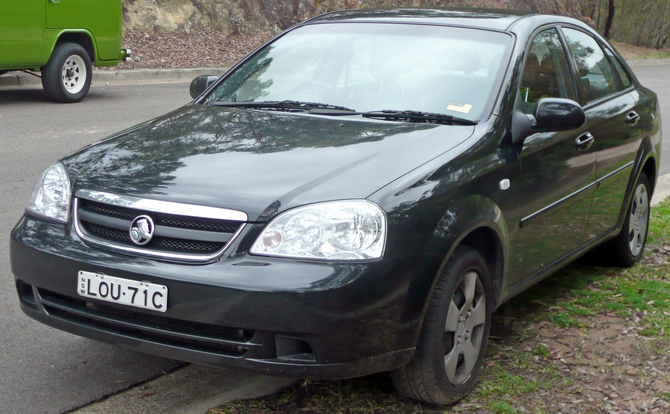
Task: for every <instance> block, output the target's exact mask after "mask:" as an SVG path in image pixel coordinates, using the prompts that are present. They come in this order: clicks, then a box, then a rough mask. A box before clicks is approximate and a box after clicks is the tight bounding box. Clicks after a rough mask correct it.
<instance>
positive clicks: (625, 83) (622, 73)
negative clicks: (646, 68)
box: [605, 48, 631, 89]
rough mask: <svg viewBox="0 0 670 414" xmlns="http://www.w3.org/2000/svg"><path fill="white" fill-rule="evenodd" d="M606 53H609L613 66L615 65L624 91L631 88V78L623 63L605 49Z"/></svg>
mask: <svg viewBox="0 0 670 414" xmlns="http://www.w3.org/2000/svg"><path fill="white" fill-rule="evenodd" d="M605 53H607V56H608V57H609V58H610V61H612V65H614V70H616V71H617V73H618V74H619V79H621V87H622V89H626V88H627V87H629V86H630V83H631V82H630V77H629V76H628V73H626V71H625V70H624V68H623V66H621V63H620V62H619V59H617V58H616V56H614V53H612V52H611V51H610V50H609V49H607V48H605Z"/></svg>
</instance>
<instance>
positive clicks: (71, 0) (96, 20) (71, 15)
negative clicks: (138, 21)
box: [47, 0, 122, 60]
mask: <svg viewBox="0 0 670 414" xmlns="http://www.w3.org/2000/svg"><path fill="white" fill-rule="evenodd" d="M121 19H122V15H121V0H55V1H49V2H48V3H47V27H48V28H49V29H75V30H76V29H84V30H87V31H89V32H91V33H92V34H93V37H94V39H93V41H94V42H95V43H96V45H97V49H98V54H99V59H100V60H113V59H118V58H119V54H120V51H121Z"/></svg>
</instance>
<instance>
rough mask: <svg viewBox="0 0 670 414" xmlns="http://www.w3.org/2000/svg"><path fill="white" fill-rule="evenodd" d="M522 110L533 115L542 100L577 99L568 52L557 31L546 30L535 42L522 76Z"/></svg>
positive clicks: (532, 44)
mask: <svg viewBox="0 0 670 414" xmlns="http://www.w3.org/2000/svg"><path fill="white" fill-rule="evenodd" d="M521 76H522V77H521V88H520V90H519V93H520V94H521V100H522V101H523V111H524V113H526V114H532V113H533V110H534V109H535V105H536V104H537V101H539V100H540V99H541V98H566V99H572V100H575V89H574V86H573V83H572V76H571V75H570V69H569V66H568V60H567V57H566V56H565V51H564V50H563V46H562V45H561V41H560V39H559V37H558V32H557V31H556V29H547V30H544V31H542V32H540V33H538V35H537V36H535V38H534V39H533V41H532V42H531V45H530V50H529V53H528V57H527V58H526V65H525V66H524V69H523V74H522V75H521Z"/></svg>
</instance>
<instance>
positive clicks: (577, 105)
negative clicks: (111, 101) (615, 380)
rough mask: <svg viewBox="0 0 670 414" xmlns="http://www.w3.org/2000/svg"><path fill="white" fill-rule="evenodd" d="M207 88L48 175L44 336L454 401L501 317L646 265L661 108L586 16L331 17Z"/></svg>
mask: <svg viewBox="0 0 670 414" xmlns="http://www.w3.org/2000/svg"><path fill="white" fill-rule="evenodd" d="M191 92H192V94H193V95H194V97H196V98H195V100H194V101H193V102H192V103H190V104H188V105H186V106H184V107H183V108H180V109H178V110H176V111H174V112H171V113H169V114H166V115H164V116H162V117H159V118H156V119H153V120H151V121H148V122H146V123H143V124H141V125H138V126H136V127H133V128H131V129H128V130H125V131H122V132H120V133H118V134H116V135H114V136H111V137H109V138H107V139H104V140H102V141H100V142H98V143H96V144H93V145H90V146H88V147H86V148H83V149H81V150H79V151H77V152H75V153H73V154H70V155H68V156H66V157H64V158H62V159H61V160H60V161H58V162H56V163H54V164H53V165H52V166H50V167H49V168H47V169H46V170H45V171H44V173H43V174H42V175H41V177H40V178H39V180H38V182H37V184H36V185H35V189H34V191H33V194H32V197H31V200H30V203H29V205H28V208H27V210H26V212H25V215H24V216H23V218H21V220H20V221H19V223H18V224H17V225H16V227H15V229H14V231H13V232H12V235H11V245H10V249H11V263H12V271H13V273H14V275H15V279H16V289H17V292H18V295H19V299H20V303H21V308H22V309H23V311H24V312H25V313H26V314H28V315H29V316H30V317H32V318H34V319H36V320H38V321H40V322H42V323H45V324H47V325H50V326H53V327H55V328H58V329H62V330H65V331H68V332H71V333H74V334H78V335H82V336H85V337H88V338H93V339H97V340H100V341H105V342H110V343H114V344H119V345H122V346H126V347H129V348H132V349H135V350H139V351H143V352H148V353H152V354H156V355H161V356H165V357H169V358H174V359H179V360H184V361H190V362H195V363H200V364H207V365H213V366H225V367H236V368H239V369H249V370H254V371H257V372H262V373H265V374H270V375H277V376H290V377H297V378H317V379H339V378H351V377H356V376H362V375H367V374H371V373H375V372H380V371H391V373H392V376H393V379H394V382H395V384H396V386H397V388H398V390H399V391H400V392H401V393H403V394H404V395H406V396H409V397H411V398H414V399H417V400H422V401H427V402H431V403H436V404H450V403H454V402H456V401H458V400H459V399H461V398H462V397H464V396H465V395H466V394H467V393H468V392H469V391H470V390H472V388H473V387H474V384H475V380H476V376H477V373H478V371H479V369H480V367H481V365H482V362H483V359H484V354H485V349H486V343H487V340H488V336H489V328H490V325H491V314H492V312H493V311H494V310H495V309H496V308H497V307H498V306H500V304H502V303H503V302H504V301H506V300H508V299H510V298H512V297H513V296H514V295H516V294H518V293H520V292H522V291H523V290H524V289H526V288H528V287H529V286H531V285H533V284H535V283H537V282H538V281H540V280H542V279H544V278H546V277H547V276H549V275H551V274H552V273H553V272H555V271H556V270H558V269H560V268H561V267H563V266H565V265H566V264H568V263H570V262H572V261H573V260H575V259H576V258H578V257H580V256H582V255H584V254H585V253H587V252H589V251H590V250H592V249H594V248H596V247H598V248H599V249H601V250H602V251H604V252H606V255H605V256H606V257H607V258H608V260H610V261H611V262H612V263H614V264H618V265H622V266H631V265H633V264H634V263H636V262H637V261H638V260H639V259H640V257H641V256H642V254H643V252H644V247H645V240H646V236H647V228H648V223H649V200H650V198H651V195H652V193H653V191H654V186H655V183H656V178H657V175H658V167H659V156H660V148H661V126H660V114H659V104H658V100H657V98H656V95H655V94H654V93H653V92H651V91H650V90H648V89H646V88H644V87H643V86H642V85H640V83H639V82H638V80H637V79H636V78H635V75H634V74H633V72H632V71H631V70H630V68H629V67H628V66H627V65H626V63H625V62H624V60H623V59H622V58H621V56H620V55H619V54H618V53H617V52H616V50H615V49H614V48H613V47H612V46H611V45H610V44H609V43H608V42H607V41H606V40H604V39H603V38H602V37H601V36H599V35H598V34H597V33H595V32H594V31H592V30H591V29H590V28H589V27H588V26H586V25H585V24H583V23H581V22H579V21H577V20H574V19H571V18H566V17H560V16H549V15H539V14H526V13H517V12H505V11H500V10H442V9H395V10H366V11H343V12H334V13H330V14H326V15H322V16H319V17H317V18H314V19H312V20H309V21H307V22H304V23H303V24H300V25H297V26H295V27H293V28H291V29H289V30H287V31H286V32H284V33H282V34H281V35H279V36H277V37H276V38H275V39H273V40H272V41H270V42H269V43H267V44H266V45H264V46H263V47H261V48H259V49H258V50H257V51H255V52H254V53H252V54H251V55H249V56H248V57H247V58H245V59H244V60H243V61H241V62H240V63H238V64H237V65H236V66H235V67H233V68H232V69H231V70H230V71H229V72H228V73H226V74H225V75H224V76H223V77H221V78H220V79H216V78H212V77H203V78H198V79H196V80H194V82H193V84H192V86H191Z"/></svg>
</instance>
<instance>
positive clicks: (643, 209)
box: [628, 184, 649, 257]
mask: <svg viewBox="0 0 670 414" xmlns="http://www.w3.org/2000/svg"><path fill="white" fill-rule="evenodd" d="M648 222H649V199H648V194H647V187H645V186H644V185H643V184H638V186H637V188H636V189H635V193H634V194H633V200H632V201H631V208H630V219H629V220H628V245H629V247H630V252H631V254H632V255H633V256H634V257H635V256H637V255H639V254H640V251H641V250H642V247H643V246H644V240H645V237H646V235H647V224H648Z"/></svg>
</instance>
